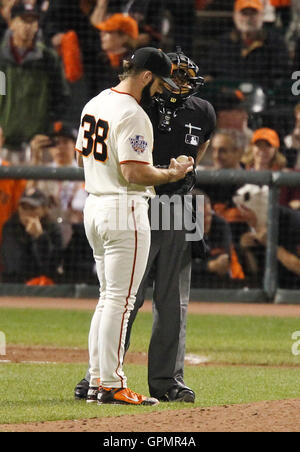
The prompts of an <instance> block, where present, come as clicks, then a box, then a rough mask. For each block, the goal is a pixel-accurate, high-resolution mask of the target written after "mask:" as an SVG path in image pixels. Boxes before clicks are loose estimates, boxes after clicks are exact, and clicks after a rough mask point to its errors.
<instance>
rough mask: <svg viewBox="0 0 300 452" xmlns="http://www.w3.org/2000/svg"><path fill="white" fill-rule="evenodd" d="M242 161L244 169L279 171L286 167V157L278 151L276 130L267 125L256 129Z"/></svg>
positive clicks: (278, 143) (278, 142)
mask: <svg viewBox="0 0 300 452" xmlns="http://www.w3.org/2000/svg"><path fill="white" fill-rule="evenodd" d="M242 162H243V163H244V164H245V166H246V169H254V170H257V171H265V170H272V171H280V170H282V169H283V168H285V167H286V158H285V157H284V156H283V155H282V153H281V152H280V139H279V136H278V134H277V132H276V131H275V130H273V129H269V128H267V127H265V128H261V129H257V130H256V131H255V132H254V134H253V136H252V139H251V146H250V149H249V151H248V153H247V154H246V155H245V156H244V157H243V159H242Z"/></svg>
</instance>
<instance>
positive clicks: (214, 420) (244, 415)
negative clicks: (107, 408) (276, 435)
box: [0, 400, 300, 432]
mask: <svg viewBox="0 0 300 452" xmlns="http://www.w3.org/2000/svg"><path fill="white" fill-rule="evenodd" d="M79 403H81V402H79ZM101 409H102V407H99V416H101ZM137 411H138V408H137ZM299 412H300V400H281V401H269V402H257V403H252V404H246V405H228V406H227V405H226V406H221V407H212V408H190V409H182V410H177V411H158V412H152V413H149V414H140V415H139V414H133V415H125V416H118V417H116V418H101V417H99V418H96V419H95V418H94V419H80V420H68V421H55V422H41V423H37V422H34V423H28V424H16V425H12V424H11V425H1V426H0V431H5V432H299V431H300V418H299Z"/></svg>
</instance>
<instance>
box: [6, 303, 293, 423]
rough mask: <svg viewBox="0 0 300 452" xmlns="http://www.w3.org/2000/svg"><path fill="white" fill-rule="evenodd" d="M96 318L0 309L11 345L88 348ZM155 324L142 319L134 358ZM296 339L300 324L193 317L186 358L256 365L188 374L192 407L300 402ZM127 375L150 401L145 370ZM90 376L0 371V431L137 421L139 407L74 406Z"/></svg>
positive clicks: (75, 367)
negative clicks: (9, 426)
mask: <svg viewBox="0 0 300 452" xmlns="http://www.w3.org/2000/svg"><path fill="white" fill-rule="evenodd" d="M91 317H92V313H91V312H84V311H64V310H57V311H55V310H34V309H0V331H3V332H4V333H5V334H6V340H7V345H16V344H19V345H35V346H37V345H41V346H58V347H79V348H86V347H87V335H88V330H89V325H90V320H91ZM151 319H152V316H151V314H148V313H140V314H139V316H138V318H137V321H136V323H135V325H134V329H133V334H132V342H131V349H130V350H131V351H136V352H137V351H139V352H141V351H143V352H145V351H147V346H148V343H149V337H150V332H151ZM294 331H300V319H297V318H275V317H236V316H211V315H204V316H202V315H201V316H200V315H189V318H188V329H187V332H188V334H187V353H192V354H196V355H201V356H206V357H209V358H210V360H212V361H214V362H218V363H220V362H222V363H227V364H251V365H252V366H251V367H243V366H240V367H238V366H234V365H233V366H231V365H228V366H223V367H222V366H217V365H214V366H209V367H195V366H193V367H192V366H186V370H185V381H186V383H187V384H188V385H189V386H191V387H192V388H193V389H194V390H195V392H196V394H197V400H196V404H195V405H194V406H215V405H224V404H234V403H249V402H253V401H259V400H279V399H287V398H300V372H299V367H300V356H293V355H292V353H291V347H292V344H293V341H292V338H291V336H292V333H293V332H294ZM1 358H2V359H5V357H1ZM257 364H265V365H274V366H275V365H280V364H285V365H289V366H293V365H295V366H297V368H284V367H278V368H276V367H255V365H257ZM125 370H126V374H127V376H128V380H129V382H130V387H132V389H134V390H136V391H139V392H143V393H145V394H148V390H147V369H146V367H145V366H142V365H127V366H126V369H125ZM85 371H86V365H85V364H80V365H79V364H4V363H2V364H0V381H1V385H0V424H3V423H18V422H29V421H45V420H59V419H80V418H92V417H101V416H117V415H122V414H128V413H136V408H135V407H124V406H108V407H98V406H87V405H86V404H85V403H84V402H83V403H81V402H75V401H74V400H73V390H74V386H75V384H76V383H77V382H78V381H79V380H80V379H81V378H82V377H83V375H84V374H85ZM188 406H190V405H188ZM182 407H183V405H181V404H163V403H161V404H160V405H159V406H158V407H140V408H139V412H149V411H155V410H165V409H178V408H182ZM184 407H185V408H186V407H187V405H184ZM0 430H1V427H0Z"/></svg>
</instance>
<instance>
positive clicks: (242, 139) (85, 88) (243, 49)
mask: <svg viewBox="0 0 300 452" xmlns="http://www.w3.org/2000/svg"><path fill="white" fill-rule="evenodd" d="M144 46H154V47H159V48H162V49H163V50H164V51H166V52H170V51H174V49H175V48H176V46H180V47H181V48H182V50H183V51H184V53H185V54H187V55H188V56H190V57H191V58H192V59H193V60H194V61H195V62H196V64H197V65H198V66H199V68H200V71H201V75H203V77H204V78H205V86H204V87H203V88H202V90H201V91H200V93H199V95H200V96H201V97H202V98H205V99H207V100H209V101H210V102H211V103H212V104H213V106H214V108H215V110H216V114H217V130H216V131H215V133H214V135H213V138H212V140H211V144H210V147H209V149H208V151H207V153H206V155H205V157H204V159H203V160H202V162H201V166H199V168H198V169H199V170H201V169H215V170H219V169H232V170H251V171H257V170H267V171H268V170H273V171H285V172H292V171H293V172H295V171H300V99H297V95H295V91H293V90H292V85H293V83H297V78H299V79H300V72H299V73H298V75H297V72H298V71H300V2H299V0H185V1H184V2H183V1H180V0H172V1H171V0H51V1H49V0H0V71H1V72H2V73H4V74H5V82H6V84H5V85H6V86H5V95H0V165H1V166H2V165H34V166H38V165H41V166H50V167H57V168H58V167H73V166H76V162H75V155H74V147H75V141H76V135H77V129H78V125H79V117H80V113H81V110H82V107H83V105H84V104H85V103H86V102H87V100H89V99H90V98H91V97H93V96H95V95H97V94H98V93H99V92H100V91H101V90H103V89H105V88H109V87H111V86H113V85H115V84H117V82H118V74H119V73H120V71H121V68H122V63H123V60H124V59H126V58H128V56H130V55H131V53H132V52H133V51H134V50H135V49H136V48H138V47H144ZM194 194H203V196H204V199H205V202H204V218H205V221H204V232H205V237H206V248H207V258H206V259H203V253H202V252H199V250H198V249H197V245H195V246H193V250H192V258H193V275H192V284H193V286H194V287H245V286H251V287H257V286H261V284H262V278H263V270H264V265H265V249H266V243H267V237H266V231H267V229H266V228H267V204H268V202H267V201H268V189H267V187H258V186H251V185H249V186H236V185H235V186H229V185H228V186H203V187H201V186H200V187H198V188H197V189H196V190H195V191H194ZM86 196H87V194H86V192H85V190H84V184H83V183H81V182H72V181H25V180H4V179H3V180H2V179H0V205H1V214H0V246H1V259H0V275H1V276H0V279H1V281H2V282H16V283H25V284H28V285H51V284H58V283H86V284H93V283H95V284H97V277H96V274H95V270H94V260H93V256H92V254H91V250H90V247H89V245H88V243H87V241H86V237H85V233H84V227H83V217H82V215H83V214H82V211H83V206H84V202H85V199H86ZM279 216H280V224H279V246H278V252H277V259H278V264H279V284H280V287H287V288H299V287H300V187H299V189H288V188H287V187H284V188H282V189H281V192H280V213H279ZM298 237H299V238H298Z"/></svg>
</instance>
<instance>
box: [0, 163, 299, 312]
mask: <svg viewBox="0 0 300 452" xmlns="http://www.w3.org/2000/svg"><path fill="white" fill-rule="evenodd" d="M0 179H27V180H72V181H83V180H84V173H83V170H82V169H80V168H49V167H26V166H19V167H18V166H10V167H9V166H2V167H0ZM196 181H197V183H196V184H199V183H200V182H201V184H205V185H207V184H209V185H210V184H211V185H218V184H222V185H233V184H235V185H236V184H241V185H243V184H254V185H259V186H263V185H267V186H268V187H269V205H268V222H267V225H268V226H267V228H268V231H267V232H268V238H267V246H266V256H265V271H264V279H263V281H264V282H263V287H262V288H253V289H251V288H247V287H245V288H242V289H192V290H191V301H207V302H209V301H216V302H252V303H259V302H268V303H287V304H299V303H300V290H299V291H298V290H283V289H280V288H278V283H277V271H278V268H277V259H276V253H277V245H278V226H279V202H278V200H279V189H280V187H283V186H288V187H300V174H299V173H296V172H295V173H293V172H288V173H285V172H273V171H244V170H240V171H237V170H219V171H216V170H201V171H196ZM98 290H99V289H98V287H96V286H95V287H94V286H87V285H85V284H78V285H76V284H75V285H71V284H70V285H68V284H66V285H64V284H62V285H57V286H50V287H29V286H25V285H22V284H3V283H2V284H0V295H1V296H5V295H6V296H8V295H14V296H16V295H19V296H23V295H24V296H45V297H75V298H90V297H91V298H93V297H95V298H97V297H98ZM151 293H152V291H151V290H150V289H149V290H148V291H147V297H151Z"/></svg>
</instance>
